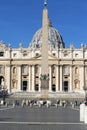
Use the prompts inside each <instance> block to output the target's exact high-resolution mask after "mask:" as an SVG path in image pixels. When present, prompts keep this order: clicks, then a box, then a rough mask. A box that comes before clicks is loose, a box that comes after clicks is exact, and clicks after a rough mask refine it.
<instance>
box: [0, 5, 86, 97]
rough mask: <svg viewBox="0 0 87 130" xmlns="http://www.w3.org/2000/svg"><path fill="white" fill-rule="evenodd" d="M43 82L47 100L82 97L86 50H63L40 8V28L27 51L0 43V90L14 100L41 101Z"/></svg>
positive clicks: (84, 85) (62, 43)
mask: <svg viewBox="0 0 87 130" xmlns="http://www.w3.org/2000/svg"><path fill="white" fill-rule="evenodd" d="M46 27H47V28H46ZM44 42H45V43H44ZM42 68H43V69H42ZM44 68H46V70H45V69H44ZM46 71H47V73H46V74H45V73H44V72H46ZM42 73H43V74H42ZM47 74H48V75H47ZM46 78H47V80H48V83H47V85H48V86H47V88H46V89H47V90H48V92H47V94H48V97H50V98H51V97H54V98H55V97H62V96H68V97H71V96H72V97H73V96H77V97H83V96H84V87H86V86H87V47H86V46H84V45H81V48H79V49H77V48H74V46H73V44H70V48H66V47H65V44H64V42H63V39H62V36H61V35H60V33H59V32H58V31H57V30H56V29H55V28H54V27H53V26H52V23H51V21H50V20H49V18H48V10H47V8H46V5H45V4H44V9H43V16H42V28H41V29H39V30H38V31H37V32H36V33H35V35H34V36H33V38H32V41H31V43H30V46H29V48H23V46H22V44H21V43H20V45H19V48H11V47H10V45H8V46H6V45H5V43H3V42H2V41H1V42H0V89H2V88H4V89H7V90H8V93H9V94H13V95H17V96H18V95H21V96H23V95H24V94H25V95H27V96H29V97H31V96H32V97H41V94H42V89H44V86H43V87H42V79H43V82H45V80H46Z"/></svg>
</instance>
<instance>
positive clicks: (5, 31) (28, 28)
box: [0, 0, 87, 48]
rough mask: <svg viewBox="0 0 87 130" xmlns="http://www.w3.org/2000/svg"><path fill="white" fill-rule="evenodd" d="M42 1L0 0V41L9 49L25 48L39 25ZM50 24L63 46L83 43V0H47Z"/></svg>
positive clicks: (86, 26) (86, 15)
mask: <svg viewBox="0 0 87 130" xmlns="http://www.w3.org/2000/svg"><path fill="white" fill-rule="evenodd" d="M43 3H44V0H0V41H1V40H3V41H4V42H5V44H6V45H8V44H9V43H11V46H12V47H13V48H18V47H19V43H21V42H22V43H23V47H25V48H26V47H29V43H30V42H31V40H32V37H33V35H34V34H35V32H36V31H37V30H38V29H39V28H41V26H42V10H43ZM47 3H48V5H47V8H48V12H49V17H50V19H51V21H52V25H53V26H54V28H56V29H57V30H58V31H59V32H60V34H61V35H62V37H63V40H64V42H65V46H66V47H69V46H70V43H73V44H74V46H75V47H76V48H79V47H80V44H81V43H84V44H87V0H47Z"/></svg>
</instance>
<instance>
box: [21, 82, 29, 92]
mask: <svg viewBox="0 0 87 130" xmlns="http://www.w3.org/2000/svg"><path fill="white" fill-rule="evenodd" d="M27 85H28V83H27V81H23V82H22V90H23V91H27Z"/></svg>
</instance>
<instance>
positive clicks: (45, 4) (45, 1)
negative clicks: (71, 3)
mask: <svg viewBox="0 0 87 130" xmlns="http://www.w3.org/2000/svg"><path fill="white" fill-rule="evenodd" d="M46 6H47V0H44V7H45V8H46Z"/></svg>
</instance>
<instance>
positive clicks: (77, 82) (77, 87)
mask: <svg viewBox="0 0 87 130" xmlns="http://www.w3.org/2000/svg"><path fill="white" fill-rule="evenodd" d="M79 85H80V84H79V80H78V79H76V80H75V89H79V88H80V86H79Z"/></svg>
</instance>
